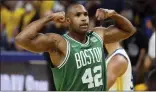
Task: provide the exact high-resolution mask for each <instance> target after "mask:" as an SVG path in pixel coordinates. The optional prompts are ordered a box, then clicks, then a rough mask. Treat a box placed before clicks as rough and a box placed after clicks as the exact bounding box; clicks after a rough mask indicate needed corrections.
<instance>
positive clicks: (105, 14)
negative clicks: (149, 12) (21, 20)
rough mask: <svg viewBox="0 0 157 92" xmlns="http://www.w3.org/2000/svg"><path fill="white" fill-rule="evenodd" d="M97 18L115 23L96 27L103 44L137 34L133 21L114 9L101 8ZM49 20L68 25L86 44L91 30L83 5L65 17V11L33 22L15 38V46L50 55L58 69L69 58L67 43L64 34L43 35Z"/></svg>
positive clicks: (75, 35) (74, 7)
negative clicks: (67, 55)
mask: <svg viewBox="0 0 157 92" xmlns="http://www.w3.org/2000/svg"><path fill="white" fill-rule="evenodd" d="M96 17H97V18H98V20H104V19H105V18H109V17H110V18H112V19H113V20H115V22H116V25H114V26H110V27H108V28H104V27H96V28H94V29H93V30H92V31H95V32H96V33H97V34H98V35H99V36H100V37H101V38H102V39H103V42H104V44H105V43H112V42H117V41H120V40H123V39H126V38H128V37H130V36H131V35H133V34H134V33H135V32H136V30H135V28H134V27H133V26H132V24H131V23H130V21H128V20H127V19H126V18H124V17H122V16H121V15H119V14H118V13H116V12H115V11H114V10H106V9H98V10H97V12H96ZM50 21H54V22H59V23H62V24H66V25H68V27H69V33H68V35H69V36H70V37H72V38H73V39H75V40H77V41H79V42H81V43H85V42H86V41H87V39H86V32H87V31H88V25H89V17H88V13H87V10H86V9H85V7H84V6H83V5H80V4H75V5H72V6H70V8H68V10H67V12H66V17H65V14H64V13H62V12H58V13H54V14H52V15H49V16H47V17H44V18H41V19H39V20H37V21H34V22H32V23H30V24H29V25H28V26H27V27H26V28H24V29H23V31H22V32H20V33H19V34H18V35H17V36H16V38H15V41H16V44H17V45H19V46H21V47H22V48H24V49H26V50H28V51H31V52H49V54H50V57H51V61H52V63H53V65H54V66H56V67H57V66H59V65H60V64H61V63H62V61H63V59H64V58H65V56H66V51H67V42H66V40H65V39H64V38H63V37H62V36H61V35H58V34H55V33H47V34H41V33H40V31H41V29H42V28H44V25H45V24H46V23H48V22H50Z"/></svg>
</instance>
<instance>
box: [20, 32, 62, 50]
mask: <svg viewBox="0 0 157 92" xmlns="http://www.w3.org/2000/svg"><path fill="white" fill-rule="evenodd" d="M25 40H27V39H25ZM23 41H24V40H23ZM61 42H63V43H64V42H65V40H64V39H63V38H62V37H61V36H60V35H58V34H54V33H47V34H42V33H39V34H38V35H37V36H36V37H35V38H33V39H31V40H29V41H25V43H22V42H21V43H22V44H20V46H21V47H23V48H24V49H26V50H29V51H31V52H47V51H49V50H51V49H57V48H58V47H59V46H58V45H59V44H61Z"/></svg>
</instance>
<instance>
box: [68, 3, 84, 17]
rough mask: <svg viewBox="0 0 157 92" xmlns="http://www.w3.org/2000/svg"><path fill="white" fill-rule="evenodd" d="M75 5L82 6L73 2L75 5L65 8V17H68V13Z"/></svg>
mask: <svg viewBox="0 0 157 92" xmlns="http://www.w3.org/2000/svg"><path fill="white" fill-rule="evenodd" d="M76 5H82V4H80V3H76V2H75V3H72V4H70V6H68V7H67V8H65V16H66V17H67V16H68V13H69V12H70V11H71V9H72V8H73V7H74V6H76Z"/></svg>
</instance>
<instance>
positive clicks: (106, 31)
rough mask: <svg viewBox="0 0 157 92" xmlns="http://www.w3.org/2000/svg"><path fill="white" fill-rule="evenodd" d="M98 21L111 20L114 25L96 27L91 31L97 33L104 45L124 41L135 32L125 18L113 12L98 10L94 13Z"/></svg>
mask: <svg viewBox="0 0 157 92" xmlns="http://www.w3.org/2000/svg"><path fill="white" fill-rule="evenodd" d="M96 17H97V18H98V20H104V19H105V18H111V19H113V20H114V21H115V25H112V26H109V27H108V28H105V27H96V28H94V29H93V30H94V31H95V32H97V33H98V34H99V35H100V36H101V37H102V38H103V40H104V43H112V42H117V41H121V40H124V39H126V38H128V37H130V36H131V35H133V34H134V33H135V32H136V29H135V28H134V27H133V25H132V24H131V22H130V21H129V20H128V19H126V18H125V17H123V16H121V15H119V14H118V13H116V12H115V11H114V10H107V9H98V10H97V13H96Z"/></svg>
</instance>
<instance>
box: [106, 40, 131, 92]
mask: <svg viewBox="0 0 157 92" xmlns="http://www.w3.org/2000/svg"><path fill="white" fill-rule="evenodd" d="M105 47H106V49H107V51H108V57H107V58H106V66H107V84H108V85H107V88H108V89H109V90H110V91H131V90H133V79H132V68H131V62H130V59H129V56H128V55H127V53H126V52H125V50H124V49H123V48H122V47H121V46H120V44H119V42H115V43H110V44H105Z"/></svg>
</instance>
